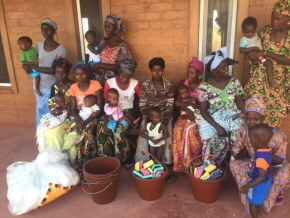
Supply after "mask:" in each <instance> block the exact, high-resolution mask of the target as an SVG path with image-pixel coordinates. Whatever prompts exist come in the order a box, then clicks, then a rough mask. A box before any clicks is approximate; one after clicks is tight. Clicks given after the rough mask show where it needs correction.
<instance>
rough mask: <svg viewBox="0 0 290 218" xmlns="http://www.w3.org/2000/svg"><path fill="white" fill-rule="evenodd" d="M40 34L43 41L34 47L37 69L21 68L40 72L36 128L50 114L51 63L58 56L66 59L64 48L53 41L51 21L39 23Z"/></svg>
mask: <svg viewBox="0 0 290 218" xmlns="http://www.w3.org/2000/svg"><path fill="white" fill-rule="evenodd" d="M41 33H42V35H43V36H44V38H45V40H42V41H39V42H38V44H37V46H36V51H37V53H38V59H39V62H38V67H37V66H33V65H25V66H24V67H23V68H24V69H26V70H32V69H34V70H37V71H39V72H40V85H39V88H40V92H41V93H42V95H43V96H39V95H36V100H37V106H36V126H38V124H39V122H40V119H41V118H42V117H43V115H45V114H46V113H49V112H50V110H49V107H48V100H49V98H50V94H51V86H52V85H53V84H55V83H56V82H57V78H56V76H55V74H54V69H53V67H52V63H53V61H54V60H55V59H56V58H57V57H58V56H61V57H63V58H65V57H66V49H65V47H63V46H62V45H60V44H59V43H58V42H56V41H55V38H54V36H56V34H57V25H56V23H55V22H54V21H53V20H51V19H49V18H45V19H43V20H42V21H41ZM27 68H28V69H27Z"/></svg>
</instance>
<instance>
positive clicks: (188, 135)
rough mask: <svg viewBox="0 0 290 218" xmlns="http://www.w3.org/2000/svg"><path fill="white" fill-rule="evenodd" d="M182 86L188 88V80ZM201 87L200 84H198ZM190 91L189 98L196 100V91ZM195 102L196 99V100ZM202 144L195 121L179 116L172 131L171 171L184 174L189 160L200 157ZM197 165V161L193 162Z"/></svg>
mask: <svg viewBox="0 0 290 218" xmlns="http://www.w3.org/2000/svg"><path fill="white" fill-rule="evenodd" d="M184 84H185V85H186V86H189V85H190V83H189V81H188V79H186V80H185V82H184ZM200 85H201V84H200ZM200 85H199V86H198V87H197V88H196V89H195V90H194V91H191V90H190V96H191V97H193V98H195V99H196V98H197V97H198V96H197V95H198V89H199V87H200ZM196 100H197V99H196ZM201 150H202V143H201V139H200V136H199V132H198V126H197V123H196V122H195V121H190V122H189V121H188V119H187V117H186V116H185V117H184V116H179V118H178V120H177V121H176V123H175V126H174V129H173V163H174V166H173V170H174V171H175V172H186V170H187V169H188V167H189V165H190V163H191V160H192V159H193V158H194V157H196V156H199V155H201ZM193 162H194V163H197V162H198V160H196V161H195V160H193Z"/></svg>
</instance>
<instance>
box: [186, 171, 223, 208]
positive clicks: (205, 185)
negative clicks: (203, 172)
mask: <svg viewBox="0 0 290 218" xmlns="http://www.w3.org/2000/svg"><path fill="white" fill-rule="evenodd" d="M218 168H220V169H221V170H222V171H223V172H224V175H223V177H222V178H220V179H218V180H212V181H204V180H200V179H197V178H195V177H194V176H193V175H191V173H190V172H189V169H188V171H187V173H188V175H189V178H190V181H191V187H192V193H193V196H194V198H195V199H196V200H197V201H199V202H201V203H205V204H211V203H214V202H215V201H216V200H217V199H218V197H219V193H220V190H221V186H222V183H223V180H224V178H225V176H226V171H225V170H224V168H222V167H221V166H218Z"/></svg>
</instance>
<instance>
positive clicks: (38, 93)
mask: <svg viewBox="0 0 290 218" xmlns="http://www.w3.org/2000/svg"><path fill="white" fill-rule="evenodd" d="M35 92H36V94H37V95H38V96H43V94H42V93H41V92H40V90H35Z"/></svg>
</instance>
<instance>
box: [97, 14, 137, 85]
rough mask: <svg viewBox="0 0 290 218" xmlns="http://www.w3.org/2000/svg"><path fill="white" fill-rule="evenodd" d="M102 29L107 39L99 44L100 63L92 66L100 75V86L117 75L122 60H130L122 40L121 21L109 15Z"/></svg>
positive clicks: (123, 31)
mask: <svg viewBox="0 0 290 218" xmlns="http://www.w3.org/2000/svg"><path fill="white" fill-rule="evenodd" d="M104 28H105V32H106V34H107V38H104V40H103V41H102V42H101V43H100V47H101V48H103V49H102V52H101V54H100V56H101V63H100V64H97V65H95V66H94V71H95V72H96V73H98V74H99V75H100V82H101V84H105V82H106V80H107V79H110V78H113V77H115V76H117V75H118V69H119V65H120V63H121V62H122V61H123V60H124V59H132V57H131V53H130V51H129V46H128V44H127V43H126V42H125V39H124V33H125V26H124V24H123V23H122V19H121V18H119V17H118V16H117V15H115V14H110V15H108V16H107V18H106V20H105V25H104ZM120 35H121V36H120Z"/></svg>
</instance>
